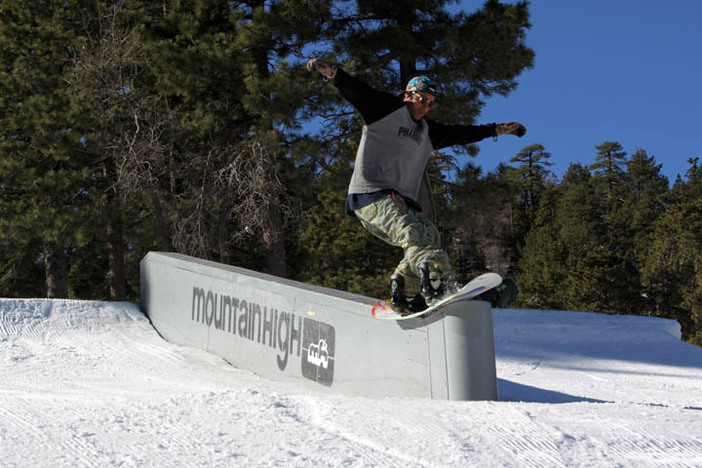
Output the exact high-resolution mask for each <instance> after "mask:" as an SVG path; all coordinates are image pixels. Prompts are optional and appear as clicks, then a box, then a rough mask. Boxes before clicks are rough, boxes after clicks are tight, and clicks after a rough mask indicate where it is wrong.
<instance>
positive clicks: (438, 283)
mask: <svg viewBox="0 0 702 468" xmlns="http://www.w3.org/2000/svg"><path fill="white" fill-rule="evenodd" d="M430 275H431V273H430V272H429V265H427V264H426V263H421V264H420V265H419V290H420V294H421V295H422V297H423V298H424V301H425V302H426V303H427V305H429V306H430V305H432V304H434V303H435V302H438V301H439V300H440V299H441V298H443V297H444V296H446V295H448V294H451V293H452V292H453V290H454V289H455V287H454V285H453V282H452V281H451V277H450V275H449V276H447V277H445V278H441V279H438V278H434V279H432V278H431V277H430Z"/></svg>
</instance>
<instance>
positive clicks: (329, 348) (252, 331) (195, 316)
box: [190, 286, 336, 387]
mask: <svg viewBox="0 0 702 468" xmlns="http://www.w3.org/2000/svg"><path fill="white" fill-rule="evenodd" d="M190 319H191V320H192V321H193V322H196V323H199V324H202V325H205V326H207V327H213V328H215V329H216V330H219V331H222V332H225V333H229V334H231V335H232V337H235V338H240V339H245V340H248V341H250V342H251V343H254V344H256V345H260V346H265V347H268V348H271V349H273V350H276V351H277V355H276V362H277V364H278V369H279V370H281V371H284V370H285V369H286V368H287V366H288V361H289V359H290V358H291V357H297V358H301V359H300V362H301V364H300V366H301V371H302V376H303V377H305V378H307V379H310V380H314V381H315V382H318V383H320V384H322V385H325V386H327V387H329V386H331V385H332V383H333V382H334V348H335V337H336V335H335V330H334V327H332V326H331V325H327V324H325V323H322V322H318V321H317V320H312V319H310V318H304V319H303V317H300V316H296V315H295V314H293V313H290V312H286V311H284V310H279V309H276V308H273V307H269V306H266V305H261V304H259V303H256V302H252V301H247V300H246V299H244V298H240V297H234V296H229V295H226V294H218V293H214V292H212V291H208V290H205V289H203V288H199V287H197V286H195V287H193V300H192V309H191V315H190Z"/></svg>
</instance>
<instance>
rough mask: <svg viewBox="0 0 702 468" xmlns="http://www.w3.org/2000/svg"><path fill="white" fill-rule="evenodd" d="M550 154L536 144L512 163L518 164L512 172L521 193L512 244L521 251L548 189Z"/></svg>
mask: <svg viewBox="0 0 702 468" xmlns="http://www.w3.org/2000/svg"><path fill="white" fill-rule="evenodd" d="M550 157H551V153H548V152H547V151H546V148H545V147H544V146H543V145H542V144H540V143H535V144H533V145H529V146H527V147H525V148H523V149H522V150H521V151H520V152H519V153H518V154H517V155H516V156H514V157H513V158H512V159H510V162H512V163H516V164H518V165H517V166H516V167H515V168H514V169H513V170H512V174H511V175H512V177H513V178H514V184H515V185H516V186H517V187H518V189H519V194H518V201H517V203H518V205H517V206H516V207H515V209H514V211H513V218H514V221H513V225H514V228H513V233H512V236H513V243H514V245H515V248H516V249H517V250H519V249H520V248H521V247H522V245H523V244H524V238H525V236H526V233H527V232H529V230H530V229H531V227H532V226H533V224H534V218H535V217H536V208H537V207H538V204H539V199H540V197H541V194H542V193H543V192H544V190H545V189H546V183H547V181H548V178H549V175H550V174H551V173H550V171H549V170H548V167H550V166H551V163H550V162H549V161H548V159H549V158H550Z"/></svg>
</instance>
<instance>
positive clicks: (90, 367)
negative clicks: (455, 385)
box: [0, 299, 702, 467]
mask: <svg viewBox="0 0 702 468" xmlns="http://www.w3.org/2000/svg"><path fill="white" fill-rule="evenodd" d="M0 318H1V320H0V466H30V467H31V466H42V467H57V466H66V467H68V466H70V467H74V466H88V467H97V466H112V465H117V466H158V467H165V466H242V467H244V466H247V467H248V466H281V467H288V466H350V467H354V466H379V467H386V466H397V467H413V466H461V467H464V466H475V467H489V466H516V467H522V466H534V467H550V466H568V467H572V466H588V467H609V466H631V467H645V466H690V467H692V466H697V467H699V466H702V349H701V348H697V347H694V346H692V345H690V344H687V343H684V342H682V341H680V340H679V331H678V325H677V323H675V322H672V321H668V320H662V319H651V318H641V317H622V316H607V315H599V314H588V313H576V312H551V311H529V310H496V311H495V340H496V348H497V373H498V377H499V392H500V400H501V401H499V402H495V401H492V402H451V401H448V402H447V401H437V400H427V399H401V398H396V399H392V398H390V399H387V398H386V399H368V398H356V397H347V396H342V395H332V394H330V393H315V392H312V391H310V390H308V389H302V388H298V387H296V386H294V385H292V384H281V383H280V382H273V381H270V380H267V379H264V378H261V377H258V376H256V375H253V374H251V373H249V372H246V371H242V370H238V369H235V368H233V367H231V366H229V365H228V364H226V363H225V362H224V361H222V360H221V359H220V358H218V357H216V356H214V355H210V354H207V353H205V352H203V351H199V350H195V349H189V348H184V347H180V346H176V345H173V344H171V343H168V342H166V341H164V340H163V339H162V338H161V337H160V336H159V335H158V333H156V331H155V330H154V329H153V328H152V327H151V325H150V324H149V322H148V320H147V319H146V318H145V317H144V316H143V315H142V314H141V313H140V312H139V309H138V307H137V306H136V305H134V304H128V303H117V304H116V303H104V302H81V301H50V300H40V299H31V300H8V299H5V300H0Z"/></svg>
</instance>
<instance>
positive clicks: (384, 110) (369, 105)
mask: <svg viewBox="0 0 702 468" xmlns="http://www.w3.org/2000/svg"><path fill="white" fill-rule="evenodd" d="M307 69H308V70H309V71H312V70H317V71H318V72H319V73H321V74H322V75H323V76H324V77H325V78H326V79H329V80H332V83H333V84H334V86H336V88H337V89H338V90H339V93H341V95H342V96H343V97H344V99H346V100H347V101H348V102H349V103H351V105H352V106H353V107H355V108H356V110H357V111H358V112H359V113H360V114H361V117H363V120H364V121H365V123H366V124H368V125H370V124H372V123H373V122H375V121H377V120H380V119H382V118H383V117H385V116H386V115H388V114H389V113H391V112H393V111H395V110H397V109H398V108H399V107H401V106H402V105H403V104H402V99H400V98H399V97H398V96H395V95H393V94H390V93H386V92H383V91H378V90H377V89H375V88H373V87H371V86H369V85H368V84H366V83H364V82H363V81H361V80H359V79H358V78H356V77H354V76H352V75H349V74H348V73H346V72H345V71H344V70H342V69H341V68H337V67H335V66H334V65H332V64H330V63H329V62H327V61H326V60H324V59H320V58H313V59H311V60H310V61H309V62H307Z"/></svg>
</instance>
